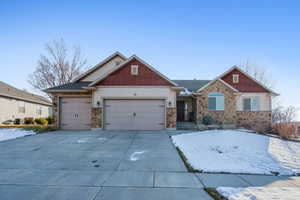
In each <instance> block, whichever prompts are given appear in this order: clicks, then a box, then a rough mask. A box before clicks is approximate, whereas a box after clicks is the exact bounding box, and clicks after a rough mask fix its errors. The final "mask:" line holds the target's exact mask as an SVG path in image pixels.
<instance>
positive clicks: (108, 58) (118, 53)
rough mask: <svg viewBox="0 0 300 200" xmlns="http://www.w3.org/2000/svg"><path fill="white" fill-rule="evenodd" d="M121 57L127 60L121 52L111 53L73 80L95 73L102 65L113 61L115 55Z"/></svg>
mask: <svg viewBox="0 0 300 200" xmlns="http://www.w3.org/2000/svg"><path fill="white" fill-rule="evenodd" d="M117 56H119V57H121V58H122V59H124V60H127V58H126V57H125V56H124V55H123V54H121V53H120V52H118V51H117V52H115V53H113V54H112V55H110V56H109V57H107V58H106V59H104V60H103V61H101V62H100V63H98V64H97V65H96V66H94V67H92V68H91V69H89V70H88V71H86V72H85V73H83V74H81V75H79V76H78V77H76V78H75V79H74V80H73V81H72V82H73V83H74V82H77V81H79V80H81V79H83V78H84V77H86V76H88V75H90V74H91V73H93V72H94V71H96V70H97V69H99V68H100V67H102V66H103V65H105V64H106V63H108V62H109V61H111V60H112V59H114V58H115V57H117Z"/></svg>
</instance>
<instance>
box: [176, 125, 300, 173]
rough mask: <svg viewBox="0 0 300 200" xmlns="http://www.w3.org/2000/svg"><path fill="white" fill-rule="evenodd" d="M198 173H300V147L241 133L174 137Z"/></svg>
mask: <svg viewBox="0 0 300 200" xmlns="http://www.w3.org/2000/svg"><path fill="white" fill-rule="evenodd" d="M172 140H173V143H174V144H175V145H176V146H177V147H179V149H180V150H181V151H182V152H183V153H184V155H185V157H186V158H187V160H188V162H189V163H190V164H191V165H192V167H193V168H194V169H197V170H202V171H204V172H229V173H250V174H273V173H279V174H282V175H292V174H295V173H300V143H297V142H290V141H285V140H280V139H278V138H273V137H268V136H264V135H259V134H254V133H248V132H244V131H238V130H212V131H201V132H194V133H190V134H183V135H175V136H172Z"/></svg>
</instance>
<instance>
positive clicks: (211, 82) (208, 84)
mask: <svg viewBox="0 0 300 200" xmlns="http://www.w3.org/2000/svg"><path fill="white" fill-rule="evenodd" d="M216 81H220V82H221V83H223V84H224V85H226V86H227V87H229V88H230V89H232V90H233V91H234V92H239V91H238V90H237V89H235V88H234V87H232V86H231V85H229V84H228V83H226V82H225V81H223V80H222V79H220V78H217V79H214V80H212V81H210V82H209V83H207V84H206V85H204V86H203V87H201V88H200V89H198V90H197V92H201V91H202V90H204V89H205V88H207V87H208V86H210V85H211V84H213V83H215V82H216Z"/></svg>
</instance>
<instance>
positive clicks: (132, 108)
mask: <svg viewBox="0 0 300 200" xmlns="http://www.w3.org/2000/svg"><path fill="white" fill-rule="evenodd" d="M104 128H105V129H106V130H162V129H164V128H165V101H164V100H105V102H104Z"/></svg>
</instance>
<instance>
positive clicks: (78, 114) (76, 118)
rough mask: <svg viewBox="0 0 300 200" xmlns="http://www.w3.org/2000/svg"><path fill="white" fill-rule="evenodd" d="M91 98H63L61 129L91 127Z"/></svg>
mask: <svg viewBox="0 0 300 200" xmlns="http://www.w3.org/2000/svg"><path fill="white" fill-rule="evenodd" d="M90 128H91V99H90V98H66V97H65V98H61V129H73V130H76V129H78V130H79V129H90Z"/></svg>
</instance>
